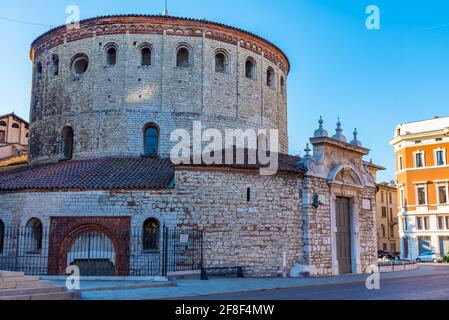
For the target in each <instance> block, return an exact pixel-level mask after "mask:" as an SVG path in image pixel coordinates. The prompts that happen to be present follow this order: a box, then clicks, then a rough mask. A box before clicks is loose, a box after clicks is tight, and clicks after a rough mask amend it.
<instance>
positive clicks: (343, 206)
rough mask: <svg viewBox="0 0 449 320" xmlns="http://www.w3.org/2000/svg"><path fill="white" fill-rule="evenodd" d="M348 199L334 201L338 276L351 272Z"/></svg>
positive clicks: (339, 198)
mask: <svg viewBox="0 0 449 320" xmlns="http://www.w3.org/2000/svg"><path fill="white" fill-rule="evenodd" d="M349 201H350V200H349V199H348V198H341V197H338V198H337V201H336V226H337V260H338V270H339V274H348V273H351V272H352V260H351V212H350V208H349Z"/></svg>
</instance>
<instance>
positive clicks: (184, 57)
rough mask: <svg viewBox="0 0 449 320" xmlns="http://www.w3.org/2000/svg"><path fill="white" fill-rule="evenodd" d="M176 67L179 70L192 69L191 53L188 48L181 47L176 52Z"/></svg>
mask: <svg viewBox="0 0 449 320" xmlns="http://www.w3.org/2000/svg"><path fill="white" fill-rule="evenodd" d="M176 66H177V67H178V68H187V67H190V51H189V49H188V48H187V47H180V48H179V49H178V51H177V52H176Z"/></svg>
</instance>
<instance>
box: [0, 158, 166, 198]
mask: <svg viewBox="0 0 449 320" xmlns="http://www.w3.org/2000/svg"><path fill="white" fill-rule="evenodd" d="M174 171H175V170H174V166H173V165H172V163H171V161H170V159H150V158H105V159H93V160H76V161H66V162H60V163H56V164H45V165H37V166H26V167H21V168H17V169H12V170H7V171H3V172H0V190H1V191H14V190H57V189H66V190H113V189H165V188H168V187H169V186H170V182H171V181H172V179H173V177H174Z"/></svg>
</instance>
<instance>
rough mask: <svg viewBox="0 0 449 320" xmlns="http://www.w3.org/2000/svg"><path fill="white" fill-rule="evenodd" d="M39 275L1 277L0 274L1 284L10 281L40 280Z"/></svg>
mask: <svg viewBox="0 0 449 320" xmlns="http://www.w3.org/2000/svg"><path fill="white" fill-rule="evenodd" d="M38 280H39V277H37V276H22V277H4V278H3V277H1V276H0V284H1V283H10V282H32V281H38Z"/></svg>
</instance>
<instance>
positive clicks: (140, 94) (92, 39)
mask: <svg viewBox="0 0 449 320" xmlns="http://www.w3.org/2000/svg"><path fill="white" fill-rule="evenodd" d="M31 59H32V61H33V70H34V75H33V89H32V102H31V116H30V120H31V136H30V146H31V148H30V161H31V163H42V162H52V161H57V160H61V159H64V158H67V157H68V156H69V154H68V153H70V158H72V157H73V159H87V158H92V157H104V156H140V155H142V154H144V153H146V152H145V150H144V141H143V139H142V135H143V134H144V133H143V132H144V131H145V129H146V128H148V127H153V128H154V132H153V133H150V134H153V135H158V136H159V144H158V145H157V146H153V151H152V152H153V153H157V154H159V155H161V156H164V155H165V156H166V155H169V154H170V149H171V147H172V145H173V143H171V142H170V134H171V132H172V131H173V130H175V129H179V128H183V129H186V130H188V131H189V132H191V131H192V124H193V122H194V121H201V123H202V127H203V129H205V128H214V129H219V130H224V129H242V130H246V129H250V128H251V129H278V130H279V145H280V152H282V153H287V152H288V138H287V105H286V104H287V99H286V93H287V88H286V83H287V75H288V72H289V68H290V64H289V61H288V59H287V57H286V55H285V54H284V53H283V52H282V51H281V50H280V49H279V48H277V47H276V46H275V45H273V44H272V43H270V42H268V41H266V40H264V39H262V38H260V37H258V36H256V35H254V34H251V33H248V32H245V31H242V30H240V29H237V28H233V27H229V26H225V25H222V24H218V23H212V22H208V21H205V20H193V19H184V18H174V17H166V16H135V15H134V16H108V17H99V18H93V19H88V20H83V21H81V22H80V28H79V29H75V30H70V29H68V28H66V27H65V26H61V27H59V28H56V29H53V30H51V31H49V32H47V33H45V34H43V35H42V36H40V37H39V38H37V39H36V40H35V41H34V42H33V44H32V46H31ZM68 138H69V139H71V140H73V145H71V146H69V148H70V149H73V150H64V149H67V146H65V145H67V144H66V143H64V140H65V139H68ZM150 149H151V148H150ZM149 152H150V151H149ZM150 153H151V152H150Z"/></svg>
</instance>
